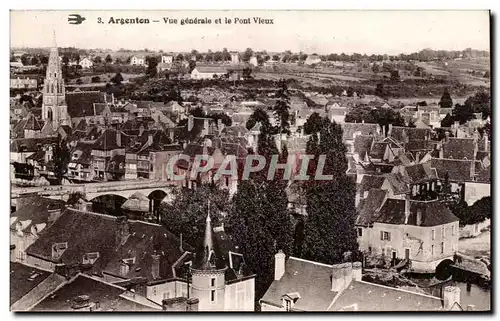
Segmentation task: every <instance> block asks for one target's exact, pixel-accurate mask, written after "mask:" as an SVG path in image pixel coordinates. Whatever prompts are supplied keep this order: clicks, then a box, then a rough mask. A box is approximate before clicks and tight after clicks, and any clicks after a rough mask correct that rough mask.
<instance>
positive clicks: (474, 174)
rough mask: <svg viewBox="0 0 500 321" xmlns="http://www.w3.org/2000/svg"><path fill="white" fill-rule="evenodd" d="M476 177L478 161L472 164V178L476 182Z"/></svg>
mask: <svg viewBox="0 0 500 321" xmlns="http://www.w3.org/2000/svg"><path fill="white" fill-rule="evenodd" d="M475 177H476V161H475V160H473V161H472V162H471V164H470V178H471V179H472V180H473V181H474V180H475Z"/></svg>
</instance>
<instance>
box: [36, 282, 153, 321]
mask: <svg viewBox="0 0 500 321" xmlns="http://www.w3.org/2000/svg"><path fill="white" fill-rule="evenodd" d="M126 292H127V290H126V289H125V288H122V287H119V286H117V285H113V284H110V283H107V282H104V281H102V280H100V279H97V278H94V277H90V276H87V275H84V274H79V275H77V276H76V277H75V278H73V279H71V280H70V281H68V282H67V283H66V284H64V285H63V286H62V287H60V288H58V289H57V290H56V291H54V292H53V293H52V294H50V295H49V296H47V297H46V298H45V299H44V300H42V301H41V302H40V303H38V304H37V305H35V307H34V308H33V309H32V310H31V311H34V312H37V311H57V312H60V311H70V312H72V311H73V312H75V311H77V310H75V309H74V308H73V306H74V300H75V299H77V298H78V297H82V296H87V297H88V300H89V303H96V302H99V308H98V309H96V310H95V311H103V312H104V311H108V312H111V311H112V312H119V311H134V312H135V311H161V309H162V307H161V306H160V305H159V304H156V303H154V302H152V301H149V300H146V299H144V298H143V297H140V296H139V295H137V296H134V295H127V293H126Z"/></svg>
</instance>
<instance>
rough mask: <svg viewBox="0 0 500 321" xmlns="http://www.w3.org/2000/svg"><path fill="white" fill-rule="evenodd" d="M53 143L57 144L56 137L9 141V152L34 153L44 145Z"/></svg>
mask: <svg viewBox="0 0 500 321" xmlns="http://www.w3.org/2000/svg"><path fill="white" fill-rule="evenodd" d="M55 143H57V137H44V138H20V139H11V140H10V151H11V152H13V153H20V152H36V151H37V150H39V149H40V148H41V147H43V146H45V145H48V144H55Z"/></svg>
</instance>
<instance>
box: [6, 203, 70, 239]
mask: <svg viewBox="0 0 500 321" xmlns="http://www.w3.org/2000/svg"><path fill="white" fill-rule="evenodd" d="M65 204H66V203H65V202H64V201H62V200H54V199H51V198H45V197H40V196H34V197H31V198H26V199H24V201H23V205H22V207H21V208H19V209H18V210H17V211H15V212H14V213H12V214H11V215H10V217H11V221H10V228H11V229H15V228H16V225H17V224H18V223H22V226H23V230H25V231H30V229H31V227H32V226H38V229H39V231H38V232H41V228H44V227H45V226H46V225H47V224H48V221H49V210H57V209H58V210H62V211H64V208H65ZM23 222H24V223H23Z"/></svg>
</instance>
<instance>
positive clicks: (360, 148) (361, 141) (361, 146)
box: [354, 135, 373, 159]
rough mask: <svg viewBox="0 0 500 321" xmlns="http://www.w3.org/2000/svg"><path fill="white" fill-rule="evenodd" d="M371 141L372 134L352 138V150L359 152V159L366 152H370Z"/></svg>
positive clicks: (363, 156)
mask: <svg viewBox="0 0 500 321" xmlns="http://www.w3.org/2000/svg"><path fill="white" fill-rule="evenodd" d="M372 143H373V136H371V135H358V136H356V138H355V139H354V152H355V153H358V154H359V157H360V159H364V158H365V156H366V154H367V153H368V152H370V149H371V146H372Z"/></svg>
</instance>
